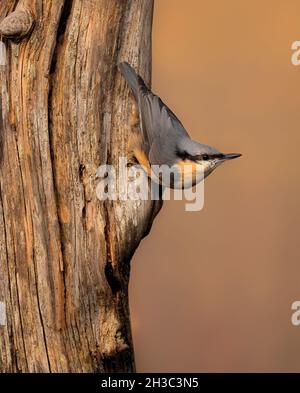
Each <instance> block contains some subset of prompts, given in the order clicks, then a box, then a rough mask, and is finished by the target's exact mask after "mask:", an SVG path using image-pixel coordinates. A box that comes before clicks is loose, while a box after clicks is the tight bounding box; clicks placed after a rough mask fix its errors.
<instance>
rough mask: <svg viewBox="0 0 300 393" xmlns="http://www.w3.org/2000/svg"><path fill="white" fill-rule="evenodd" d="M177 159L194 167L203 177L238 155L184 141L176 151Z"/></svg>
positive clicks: (238, 155)
mask: <svg viewBox="0 0 300 393" xmlns="http://www.w3.org/2000/svg"><path fill="white" fill-rule="evenodd" d="M177 155H178V159H179V160H182V162H185V164H186V165H188V164H190V165H195V166H196V170H197V172H202V173H203V175H204V177H206V176H208V175H209V174H211V173H212V171H213V170H214V169H215V168H217V167H218V166H219V165H221V164H223V162H225V161H228V160H232V159H234V158H238V157H240V156H241V154H239V153H229V154H225V153H221V152H220V151H219V150H217V149H215V148H214V147H212V146H209V145H204V144H201V143H198V142H195V141H192V140H185V141H183V144H182V145H181V146H179V148H178V150H177Z"/></svg>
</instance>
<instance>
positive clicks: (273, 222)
mask: <svg viewBox="0 0 300 393" xmlns="http://www.w3.org/2000/svg"><path fill="white" fill-rule="evenodd" d="M297 40H298V41H299V40H300V1H299V0H287V1H281V0H262V1H261V0H260V1H258V0H252V1H246V0H244V1H240V0H227V1H226V2H225V1H222V0H218V1H216V0H213V1H211V0H210V1H203V0H186V1H184V2H183V1H182V0H156V3H155V13H154V26H153V90H154V91H155V92H156V93H157V94H158V95H160V96H161V97H162V99H163V100H164V101H165V102H166V103H167V104H168V105H169V106H170V108H171V109H172V110H173V111H174V112H175V113H176V114H177V115H178V117H179V118H180V119H181V120H182V122H183V124H184V125H185V127H186V128H187V130H188V131H189V133H190V135H191V136H192V137H193V138H194V139H197V140H199V141H201V142H203V143H208V144H211V145H213V146H215V147H217V148H218V149H220V150H222V151H224V152H241V153H243V157H242V158H240V159H238V160H234V161H232V162H229V163H226V164H224V165H223V166H221V167H220V168H218V169H217V170H216V171H215V172H214V173H213V174H212V175H211V176H210V177H209V178H208V179H207V180H206V182H205V206H204V209H203V210H202V211H201V212H197V213H195V212H194V213H191V212H186V211H185V210H184V202H178V201H169V202H165V204H164V207H163V209H162V211H161V213H160V214H159V216H158V217H157V219H156V221H155V223H154V225H153V228H152V231H151V234H150V235H149V236H148V237H147V238H146V239H145V240H144V241H143V242H142V243H141V245H140V247H139V249H138V251H137V252H136V254H135V256H134V259H133V261H132V277H131V287H130V299H131V314H132V319H133V336H134V342H135V351H136V360H137V368H138V371H139V372H143V371H144V372H168V371H169V372H171V371H174V372H179V371H190V372H192V371H194V372H199V371H298V372H299V371H300V326H299V327H295V326H293V325H292V323H291V315H292V311H291V304H292V302H294V301H295V300H300V285H299V284H300V264H299V262H300V244H299V243H300V242H299V228H300V165H299V152H298V150H299V148H300V130H299V125H300V108H299V101H300V99H299V94H300V90H299V87H300V66H294V65H292V63H291V54H292V51H291V44H292V43H293V42H294V41H297Z"/></svg>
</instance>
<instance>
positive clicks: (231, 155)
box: [222, 153, 241, 161]
mask: <svg viewBox="0 0 300 393" xmlns="http://www.w3.org/2000/svg"><path fill="white" fill-rule="evenodd" d="M239 157H241V154H239V153H229V154H224V155H223V157H222V160H224V161H227V160H233V159H234V158H239Z"/></svg>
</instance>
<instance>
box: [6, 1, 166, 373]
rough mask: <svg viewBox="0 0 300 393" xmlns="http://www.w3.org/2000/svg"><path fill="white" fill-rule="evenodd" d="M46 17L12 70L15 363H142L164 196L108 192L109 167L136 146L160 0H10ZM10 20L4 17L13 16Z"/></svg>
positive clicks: (9, 234)
mask: <svg viewBox="0 0 300 393" xmlns="http://www.w3.org/2000/svg"><path fill="white" fill-rule="evenodd" d="M16 9H22V10H27V11H28V12H30V14H31V15H32V16H33V18H34V20H35V24H34V28H33V29H32V31H31V33H30V35H29V36H28V37H23V39H22V40H19V41H18V42H16V41H14V40H10V39H7V40H6V44H7V52H8V63H7V66H6V67H0V89H1V90H0V92H1V96H0V99H1V112H0V114H1V119H0V128H1V129H0V133H1V140H2V143H3V147H2V152H1V166H0V277H1V280H0V301H1V302H4V303H5V306H6V324H5V325H4V326H0V371H1V372H17V371H21V372H27V371H29V372H49V371H51V372H59V371H63V372H95V371H98V372H103V371H125V372H131V371H134V370H135V365H134V354H133V346H132V338H131V331H130V319H129V308H128V292H127V288H128V280H129V271H130V259H131V256H132V254H133V253H134V251H135V249H136V247H137V246H138V244H139V242H140V240H141V239H142V237H143V236H145V234H146V233H147V231H148V230H149V228H150V226H151V224H152V221H153V219H154V217H155V215H156V214H157V212H158V210H159V208H160V202H152V201H150V200H149V201H143V202H141V201H140V202H134V201H131V202H129V201H126V202H125V201H114V202H110V201H107V202H100V201H99V200H98V199H97V197H96V186H97V178H96V171H97V168H98V166H99V165H100V164H103V163H110V164H117V162H118V158H119V156H126V155H127V153H128V139H129V134H130V132H131V129H130V127H131V125H130V114H131V107H132V98H131V96H130V94H129V91H128V88H127V86H126V84H125V82H124V80H123V79H122V77H121V75H120V74H119V72H118V69H117V64H118V62H120V61H122V60H128V61H129V62H130V63H131V64H133V65H134V66H135V67H136V68H137V69H138V70H139V72H140V73H141V74H142V75H143V77H144V78H145V79H146V81H148V82H149V81H150V64H151V25H152V12H153V0H53V1H48V0H47V1H46V0H19V1H17V0H15V1H14V0H4V1H1V3H0V20H2V19H3V18H4V17H8V15H9V14H10V13H11V12H13V11H15V10H16ZM0 26H1V25H0Z"/></svg>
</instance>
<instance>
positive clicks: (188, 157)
mask: <svg viewBox="0 0 300 393" xmlns="http://www.w3.org/2000/svg"><path fill="white" fill-rule="evenodd" d="M176 153H177V155H178V157H180V158H181V159H182V160H191V161H202V160H203V161H208V160H213V159H216V158H223V154H221V153H218V154H205V153H204V154H197V155H195V156H193V155H191V154H189V153H188V152H187V151H179V150H178V151H177V152H176Z"/></svg>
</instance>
